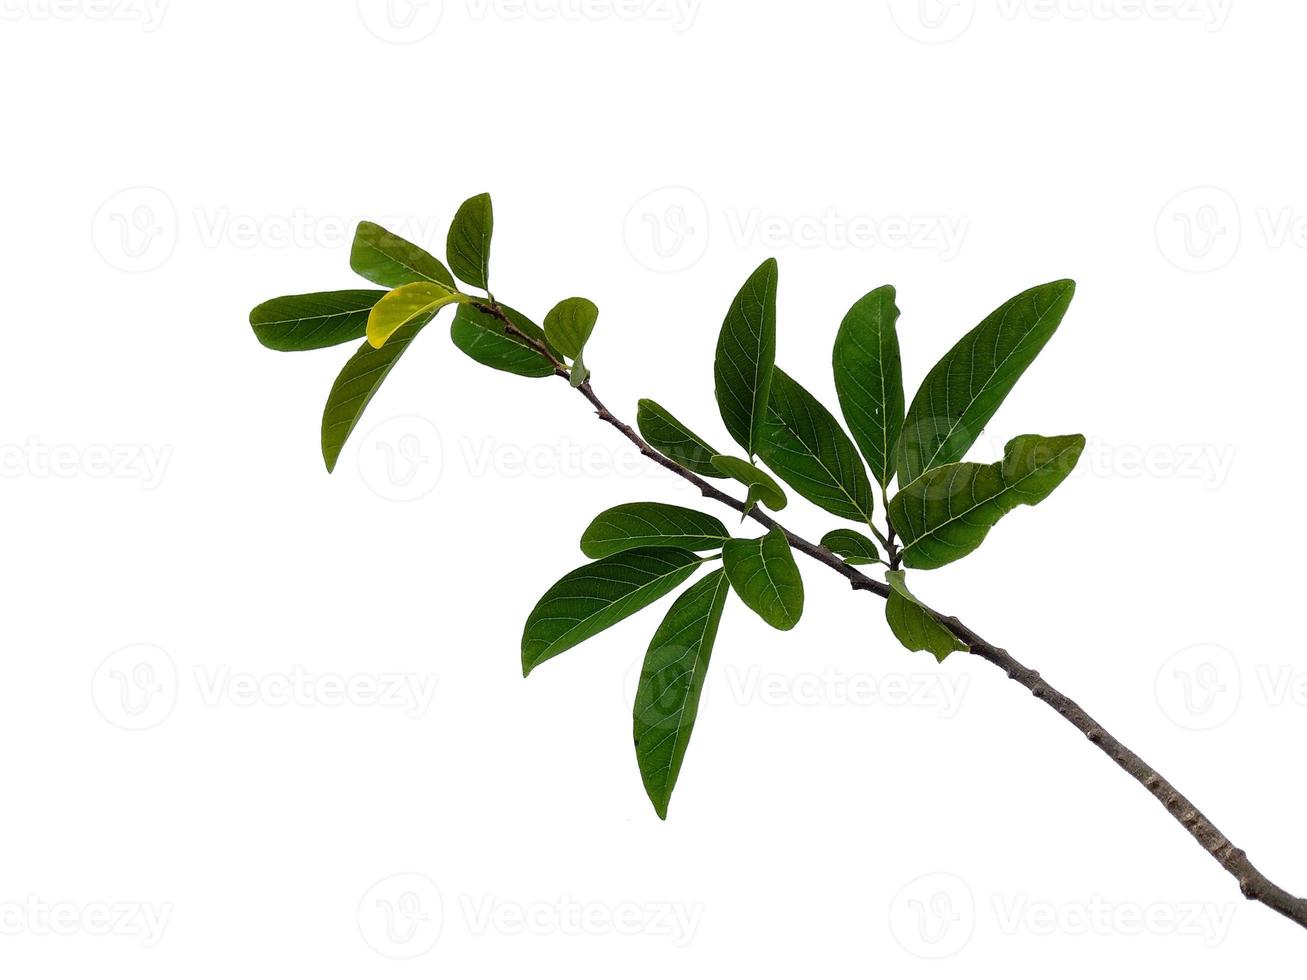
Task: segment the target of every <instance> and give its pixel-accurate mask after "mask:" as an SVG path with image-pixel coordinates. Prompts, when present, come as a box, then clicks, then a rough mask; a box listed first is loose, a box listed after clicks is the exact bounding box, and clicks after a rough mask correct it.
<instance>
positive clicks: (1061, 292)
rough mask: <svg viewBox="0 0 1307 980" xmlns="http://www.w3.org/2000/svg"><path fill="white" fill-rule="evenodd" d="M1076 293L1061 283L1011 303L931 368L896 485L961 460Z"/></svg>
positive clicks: (902, 440)
mask: <svg viewBox="0 0 1307 980" xmlns="http://www.w3.org/2000/svg"><path fill="white" fill-rule="evenodd" d="M1075 288H1076V287H1075V283H1073V282H1072V281H1071V280H1069V279H1063V280H1060V281H1058V282H1050V283H1047V284H1045V285H1043V286H1036V287H1035V288H1034V289H1029V290H1027V291H1026V292H1024V293H1021V294H1020V295H1019V296H1016V297H1014V298H1013V299H1010V300H1008V301H1007V302H1006V303H1004V304H1003V305H1002V306H1000V307H999V308H998V309H997V310H995V311H994V312H993V313H991V314H990V315H989V316H988V317H986V318H985V319H984V320H983V321H982V322H981V324H980V325H979V326H978V327H976V328H975V329H974V330H972V331H971V332H970V333H968V334H967V335H966V336H965V337H963V338H962V339H961V340H960V341H958V343H957V344H956V346H954V347H953V349H952V350H950V351H949V352H948V353H947V354H945V355H944V357H943V358H942V359H941V360H940V362H939V363H938V364H936V365H935V366H934V367H933V368H932V369H931V371H930V373H929V374H928V375H926V380H925V381H923V382H922V384H921V388H920V390H918V392H917V394H916V397H915V398H913V399H912V406H911V407H910V408H909V409H908V414H907V418H906V420H905V421H904V423H903V433H902V435H901V436H900V437H899V448H898V463H899V465H898V475H899V486H900V487H905V486H907V485H908V484H909V483H911V482H912V481H913V480H915V479H916V478H917V477H919V476H921V474H922V473H924V472H926V471H927V470H930V469H934V468H935V467H937V466H944V465H946V464H948V463H956V462H957V461H958V460H960V459H961V458H962V457H963V455H965V453H966V451H967V450H968V449H970V448H971V446H972V445H973V444H974V443H975V441H976V439H977V438H978V437H979V436H980V433H981V430H982V429H984V428H985V426H986V425H987V424H988V423H989V420H990V419H991V418H993V417H994V413H995V412H996V411H998V407H999V405H1001V404H1002V403H1003V399H1004V398H1006V397H1007V395H1008V392H1010V391H1011V390H1012V388H1013V386H1015V385H1016V383H1017V380H1018V379H1019V378H1020V377H1021V375H1022V374H1023V373H1024V372H1025V370H1026V368H1028V367H1029V366H1030V364H1031V362H1033V361H1034V359H1035V357H1036V356H1037V355H1038V354H1039V352H1040V351H1041V350H1043V349H1044V345H1045V344H1047V343H1048V341H1049V338H1051V337H1052V336H1053V333H1054V331H1056V330H1057V327H1058V324H1060V323H1061V322H1062V318H1063V316H1065V315H1066V311H1067V307H1069V306H1070V305H1071V299H1072V297H1073V296H1074V295H1075Z"/></svg>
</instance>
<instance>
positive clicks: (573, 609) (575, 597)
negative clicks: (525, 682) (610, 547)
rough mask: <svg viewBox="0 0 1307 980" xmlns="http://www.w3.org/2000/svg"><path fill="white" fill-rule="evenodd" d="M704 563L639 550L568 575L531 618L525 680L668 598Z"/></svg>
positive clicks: (525, 639) (686, 555)
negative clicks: (547, 663)
mask: <svg viewBox="0 0 1307 980" xmlns="http://www.w3.org/2000/svg"><path fill="white" fill-rule="evenodd" d="M703 561H704V559H703V558H700V557H699V556H698V555H695V554H692V553H690V552H688V551H681V550H679V549H676V548H640V549H637V550H635V551H623V552H622V553H621V554H617V555H612V556H611V557H608V558H601V559H599V560H598V561H595V562H591V563H590V564H588V565H584V566H582V567H581V568H578V569H576V570H575V571H572V572H568V573H567V574H566V575H564V576H563V577H562V578H561V579H559V580H558V582H557V583H556V584H555V585H554V586H553V588H551V589H550V590H549V591H548V592H546V593H545V594H544V597H543V598H541V600H540V601H539V602H538V603H536V607H535V608H534V609H533V610H531V615H530V616H528V617H527V620H526V628H525V629H524V630H523V631H522V674H523V676H526V675H527V674H530V673H531V671H532V670H534V669H535V668H536V667H538V666H539V665H540V664H542V663H544V662H545V661H546V660H549V659H550V658H552V657H556V656H558V655H559V654H560V653H562V652H564V651H565V650H570V649H571V648H572V647H574V646H576V645H577V644H578V643H581V642H583V641H585V640H588V639H590V637H592V636H595V635H596V634H598V633H601V632H603V631H604V630H606V629H608V627H610V626H612V625H614V624H615V623H619V622H621V621H622V620H623V619H625V618H626V617H627V616H630V615H631V614H633V613H636V612H639V611H640V610H641V609H643V608H644V607H645V606H647V605H649V604H650V603H651V602H655V601H657V600H658V599H660V598H662V597H663V596H665V595H667V593H669V592H671V591H672V590H673V589H675V588H676V587H677V586H678V585H680V584H681V583H682V582H684V581H685V580H686V579H687V578H689V577H690V576H691V575H692V574H694V570H695V569H696V568H698V567H699V566H700V565H701V564H702V563H703Z"/></svg>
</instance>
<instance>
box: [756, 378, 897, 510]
mask: <svg viewBox="0 0 1307 980" xmlns="http://www.w3.org/2000/svg"><path fill="white" fill-rule="evenodd" d="M761 433H762V437H761V439H760V441H759V443H758V455H759V456H761V457H762V459H763V462H765V463H766V464H767V465H768V466H770V467H771V469H772V471H773V472H774V473H775V474H776V475H777V476H779V477H780V478H781V479H782V480H784V481H785V482H786V483H788V484H789V485H790V486H791V487H793V488H794V489H795V490H797V491H798V492H799V494H800V495H802V496H804V497H806V498H807V499H809V500H811V501H812V502H813V503H814V504H816V505H817V506H818V507H821V508H822V509H823V510H827V511H829V512H830V513H832V514H834V515H835V516H836V517H843V518H845V519H846V520H850V521H861V522H862V523H864V524H870V523H871V513H872V499H873V498H872V495H871V481H870V480H868V479H867V470H866V468H865V467H864V466H863V465H862V457H861V456H859V455H858V450H857V449H856V448H854V445H853V441H852V440H851V439H850V438H849V437H848V436H847V435H845V433H844V430H843V429H841V428H840V424H839V422H838V421H836V419H835V416H833V415H831V413H830V412H828V411H827V410H826V408H825V406H823V405H822V404H821V402H819V401H817V399H816V398H814V397H813V396H812V395H811V394H809V393H808V391H807V390H806V389H804V387H803V386H802V385H800V384H799V383H798V382H797V381H795V380H794V379H793V378H791V377H790V376H789V375H788V374H786V373H785V372H784V371H782V370H781V369H780V368H777V369H776V371H775V373H774V374H773V375H772V385H771V411H770V412H769V413H768V416H767V421H766V423H765V424H764V425H763V427H762V430H761Z"/></svg>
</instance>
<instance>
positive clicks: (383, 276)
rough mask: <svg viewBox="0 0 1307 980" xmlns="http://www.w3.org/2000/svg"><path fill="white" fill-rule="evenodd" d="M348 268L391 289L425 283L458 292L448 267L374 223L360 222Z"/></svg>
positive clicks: (355, 233)
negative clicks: (435, 284)
mask: <svg viewBox="0 0 1307 980" xmlns="http://www.w3.org/2000/svg"><path fill="white" fill-rule="evenodd" d="M349 264H350V268H351V269H353V270H354V271H355V272H357V273H358V274H359V275H360V276H362V277H363V278H364V279H367V280H369V281H371V282H375V283H376V284H377V285H378V286H386V287H387V288H389V289H394V288H395V287H396V286H407V285H408V284H409V283H411V282H424V281H425V282H438V283H440V284H441V285H443V286H448V287H449V288H450V289H451V290H453V289H457V287H456V286H455V285H454V277H453V276H451V275H450V274H449V270H448V269H446V268H445V263H443V262H441V261H440V260H439V259H438V258H436V257H435V256H434V255H432V254H431V253H430V252H428V251H427V250H426V249H423V248H419V247H418V246H417V245H414V244H413V243H412V242H409V241H405V240H404V239H402V238H400V237H399V236H398V235H396V234H395V233H394V232H390V231H387V230H386V229H385V228H382V227H381V225H378V224H374V223H373V222H371V221H361V222H359V226H358V230H357V231H355V232H354V247H353V249H352V250H351V251H350V255H349Z"/></svg>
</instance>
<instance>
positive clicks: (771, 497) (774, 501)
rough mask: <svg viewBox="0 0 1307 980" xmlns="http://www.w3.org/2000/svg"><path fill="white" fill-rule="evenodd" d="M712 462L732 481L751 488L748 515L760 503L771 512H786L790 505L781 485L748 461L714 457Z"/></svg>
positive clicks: (731, 457) (736, 457)
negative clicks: (737, 481)
mask: <svg viewBox="0 0 1307 980" xmlns="http://www.w3.org/2000/svg"><path fill="white" fill-rule="evenodd" d="M711 462H712V465H713V466H714V467H716V468H717V469H718V470H720V471H721V472H723V473H725V474H726V475H727V476H729V477H730V478H731V479H732V480H739V481H740V482H741V483H743V484H744V485H745V486H746V487H748V488H749V496H748V500H747V501H746V503H747V505H748V506H747V507H746V508H745V511H746V513H747V512H748V511H750V510H752V509H753V505H754V504H756V503H759V502H761V503H762V505H763V506H764V507H766V508H768V509H770V510H784V509H785V506H786V504H788V503H789V500H787V499H786V497H785V491H784V490H782V489H781V485H780V484H779V483H777V482H776V481H775V480H773V479H772V478H771V476H769V475H768V474H767V473H765V472H763V471H762V470H760V469H758V467H756V466H754V465H753V464H752V463H750V462H748V461H747V460H743V459H740V458H739V457H738V456H714V457H713V458H712V460H711Z"/></svg>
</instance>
